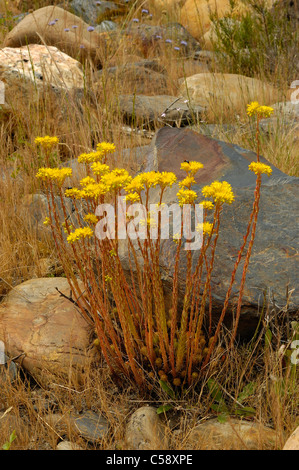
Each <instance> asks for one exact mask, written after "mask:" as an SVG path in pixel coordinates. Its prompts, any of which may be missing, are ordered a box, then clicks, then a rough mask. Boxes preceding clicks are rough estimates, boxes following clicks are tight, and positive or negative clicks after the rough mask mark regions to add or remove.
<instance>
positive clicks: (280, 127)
mask: <svg viewBox="0 0 299 470" xmlns="http://www.w3.org/2000/svg"><path fill="white" fill-rule="evenodd" d="M272 107H273V108H274V110H275V112H274V114H273V117H270V118H267V119H261V121H260V129H261V130H262V131H263V132H264V133H265V134H267V135H277V133H280V134H282V133H283V134H285V135H288V136H290V137H292V138H293V140H294V141H296V140H298V139H299V102H298V103H295V102H294V103H292V102H291V101H286V102H282V103H276V104H273V105H272Z"/></svg>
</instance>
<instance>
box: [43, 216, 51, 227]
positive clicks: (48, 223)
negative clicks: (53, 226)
mask: <svg viewBox="0 0 299 470" xmlns="http://www.w3.org/2000/svg"><path fill="white" fill-rule="evenodd" d="M50 223H51V221H50V219H49V217H46V218H45V220H44V221H43V224H44V225H45V226H46V227H47V226H48V225H50Z"/></svg>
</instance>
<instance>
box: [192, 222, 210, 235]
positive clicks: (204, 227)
mask: <svg viewBox="0 0 299 470" xmlns="http://www.w3.org/2000/svg"><path fill="white" fill-rule="evenodd" d="M195 230H196V231H197V232H201V231H202V233H203V235H206V234H207V235H210V234H211V233H212V230H213V224H210V222H203V223H202V224H197V226H196V229H195Z"/></svg>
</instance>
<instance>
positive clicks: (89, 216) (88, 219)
mask: <svg viewBox="0 0 299 470" xmlns="http://www.w3.org/2000/svg"><path fill="white" fill-rule="evenodd" d="M84 220H85V222H88V223H90V224H94V225H96V224H97V223H98V221H99V219H98V217H97V216H96V215H94V214H86V216H85V217H84Z"/></svg>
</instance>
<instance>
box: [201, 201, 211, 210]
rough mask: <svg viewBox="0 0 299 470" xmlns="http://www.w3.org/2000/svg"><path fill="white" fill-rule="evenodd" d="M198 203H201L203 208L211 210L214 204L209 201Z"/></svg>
mask: <svg viewBox="0 0 299 470" xmlns="http://www.w3.org/2000/svg"><path fill="white" fill-rule="evenodd" d="M199 204H201V205H202V206H203V208H204V209H208V210H212V209H213V208H214V204H213V203H212V202H211V201H202V202H200V203H199Z"/></svg>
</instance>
